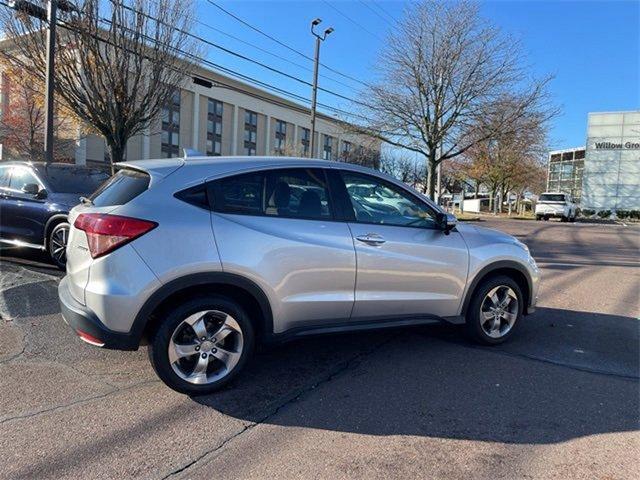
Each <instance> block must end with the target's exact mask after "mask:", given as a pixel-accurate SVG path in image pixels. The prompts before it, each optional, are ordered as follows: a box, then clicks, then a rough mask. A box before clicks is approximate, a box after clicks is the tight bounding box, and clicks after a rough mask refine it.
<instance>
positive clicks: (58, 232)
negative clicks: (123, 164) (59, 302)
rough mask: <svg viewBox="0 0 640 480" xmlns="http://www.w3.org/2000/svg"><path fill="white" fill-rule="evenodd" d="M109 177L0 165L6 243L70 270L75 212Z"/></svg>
mask: <svg viewBox="0 0 640 480" xmlns="http://www.w3.org/2000/svg"><path fill="white" fill-rule="evenodd" d="M108 178H109V175H108V174H106V173H105V172H104V171H102V170H98V169H95V168H87V167H82V166H77V165H70V164H62V163H52V164H49V165H47V164H45V163H37V162H3V163H0V211H1V212H2V214H1V215H0V243H1V244H5V245H16V246H22V247H28V248H35V249H38V250H44V251H46V252H47V253H48V254H49V256H50V257H51V260H52V261H53V263H55V264H56V266H58V267H59V268H61V269H64V266H65V262H66V246H67V238H68V232H69V223H68V222H67V216H68V214H69V210H70V209H71V208H72V207H73V206H74V205H76V204H78V203H79V202H80V197H81V196H83V195H90V194H91V193H92V192H93V191H94V190H96V188H98V186H99V185H100V184H101V183H102V182H104V181H105V180H107V179H108Z"/></svg>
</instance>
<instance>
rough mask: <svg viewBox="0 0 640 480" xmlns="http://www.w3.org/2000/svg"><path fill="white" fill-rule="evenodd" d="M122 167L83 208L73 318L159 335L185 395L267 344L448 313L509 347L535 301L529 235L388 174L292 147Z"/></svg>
mask: <svg viewBox="0 0 640 480" xmlns="http://www.w3.org/2000/svg"><path fill="white" fill-rule="evenodd" d="M119 167H120V170H119V172H118V173H117V174H116V175H115V176H113V177H112V178H111V179H110V180H109V181H108V182H107V183H106V184H105V185H103V186H102V187H101V188H100V189H99V190H98V191H97V192H96V193H95V194H94V195H93V196H92V197H91V198H90V199H88V200H85V202H84V203H83V204H82V205H79V206H77V207H75V208H74V209H73V210H72V211H71V212H70V214H69V221H70V223H71V225H72V227H71V231H70V235H69V243H68V247H67V276H66V277H65V278H64V279H63V280H62V281H61V283H60V287H59V297H60V303H61V307H62V313H63V316H64V318H65V320H66V321H67V323H69V325H70V326H71V327H72V328H73V329H74V330H75V331H76V333H77V334H78V335H79V336H80V337H81V338H82V339H83V340H84V341H86V342H88V343H90V344H93V345H97V346H100V347H104V348H113V349H123V350H134V349H137V348H138V347H139V346H140V345H141V344H148V345H149V354H150V359H151V363H152V365H153V367H154V368H155V370H156V372H157V374H158V375H159V377H160V378H161V379H162V380H163V381H164V382H165V383H166V384H167V385H169V386H170V387H171V388H173V389H175V390H178V391H180V392H185V393H189V394H202V393H208V392H211V391H213V390H215V389H217V388H219V387H221V386H222V385H224V384H225V383H227V382H228V381H229V380H231V379H232V378H233V377H234V376H235V375H236V374H237V373H238V372H239V371H240V369H241V368H242V366H243V365H244V364H245V362H246V361H247V359H248V358H249V356H250V354H251V352H252V350H253V348H254V345H255V343H256V342H257V341H260V342H274V341H281V340H286V339H289V338H293V337H300V336H303V335H309V334H316V333H329V332H342V331H349V330H363V329H371V328H383V327H394V326H402V325H415V324H424V323H432V322H441V321H446V322H452V323H466V326H467V330H468V332H469V333H470V335H471V336H472V337H473V338H474V339H476V340H477V341H479V342H482V343H485V344H495V343H500V342H502V341H504V340H506V339H507V338H509V337H510V336H511V335H512V334H513V333H514V330H515V327H516V326H517V325H518V324H519V320H520V319H521V317H522V315H523V314H527V313H530V312H531V311H533V309H534V306H535V303H536V296H537V292H538V278H539V273H538V268H537V266H536V264H535V262H534V260H533V258H532V257H531V255H530V254H529V250H528V249H527V247H526V246H525V245H524V244H522V243H521V242H519V241H518V240H516V239H515V238H513V237H511V236H509V235H506V234H504V233H501V232H498V231H492V230H488V229H484V228H480V227H476V226H473V225H456V221H455V217H453V216H451V215H447V214H445V213H444V212H442V211H441V210H440V209H439V207H437V206H436V205H434V204H433V203H432V202H431V201H430V200H428V199H427V198H425V197H424V196H422V195H421V194H419V193H418V192H416V191H415V190H412V189H410V188H409V187H407V186H406V185H404V184H402V183H401V182H399V181H397V180H395V179H393V178H391V177H389V176H386V175H383V174H380V173H379V172H376V171H373V170H369V169H366V168H362V167H358V166H354V165H348V164H343V163H335V162H325V161H320V160H309V159H296V158H282V157H276V158H267V157H264V158H260V157H248V158H243V157H233V158H224V157H218V158H215V159H213V158H199V159H191V158H189V159H188V160H184V159H168V160H157V161H140V162H131V163H125V164H121V165H119ZM357 185H363V186H367V188H369V187H370V186H371V185H374V186H379V187H380V188H384V189H385V193H386V194H385V196H384V197H381V198H383V199H384V198H387V197H389V199H390V200H389V205H385V204H384V201H383V200H381V204H380V205H378V204H377V203H374V202H367V201H366V200H363V197H362V196H360V195H357V194H353V193H351V192H352V191H356V190H357V188H356V187H357ZM347 186H350V187H351V188H347ZM399 202H402V203H403V204H406V205H408V207H406V208H404V209H403V211H400V210H399V209H398V208H396V207H395V205H397V204H399ZM390 206H393V208H389V207H390Z"/></svg>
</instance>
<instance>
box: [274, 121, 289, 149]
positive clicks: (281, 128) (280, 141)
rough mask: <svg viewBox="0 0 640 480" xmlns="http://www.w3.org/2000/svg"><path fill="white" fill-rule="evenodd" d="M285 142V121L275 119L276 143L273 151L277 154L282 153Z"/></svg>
mask: <svg viewBox="0 0 640 480" xmlns="http://www.w3.org/2000/svg"><path fill="white" fill-rule="evenodd" d="M286 143H287V122H283V121H282V120H276V143H275V152H276V153H277V154H278V155H282V154H284V151H285V146H286Z"/></svg>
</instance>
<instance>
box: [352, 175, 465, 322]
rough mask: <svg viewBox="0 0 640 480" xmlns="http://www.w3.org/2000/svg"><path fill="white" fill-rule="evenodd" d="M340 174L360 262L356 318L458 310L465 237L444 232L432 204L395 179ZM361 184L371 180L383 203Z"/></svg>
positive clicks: (417, 314) (382, 317) (462, 280)
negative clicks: (373, 199) (367, 194)
mask: <svg viewBox="0 0 640 480" xmlns="http://www.w3.org/2000/svg"><path fill="white" fill-rule="evenodd" d="M341 178H342V181H343V183H344V186H345V189H346V192H347V194H348V196H349V201H350V203H351V205H350V207H351V208H352V212H351V218H352V220H351V221H350V222H349V227H350V229H351V233H352V235H353V242H354V245H355V249H356V255H357V264H358V271H357V281H356V301H355V305H354V309H353V315H352V318H353V319H354V320H365V319H369V320H370V319H376V318H379V319H386V318H398V317H415V316H420V315H425V314H427V315H438V316H452V315H455V314H456V313H457V309H458V306H459V304H460V298H461V296H462V293H463V290H464V286H465V282H466V278H467V269H468V249H467V246H466V244H465V243H464V240H463V239H462V236H461V235H460V234H459V233H458V232H457V231H455V230H454V231H451V232H450V233H449V235H445V234H444V233H443V232H442V231H441V230H440V229H439V228H437V227H436V223H435V218H434V217H435V214H436V211H435V210H434V209H433V208H432V207H431V206H430V205H429V204H427V203H426V202H424V201H423V200H422V199H420V198H419V197H417V196H416V195H414V194H412V193H411V192H409V191H407V190H405V189H403V188H401V187H399V186H397V185H395V184H393V183H391V182H388V181H386V180H384V179H382V178H379V177H376V176H372V175H367V174H363V173H359V172H351V171H342V172H341ZM360 185H367V186H368V188H371V185H373V186H374V187H373V188H374V190H375V194H376V196H377V197H378V198H380V199H381V201H380V203H379V204H378V203H372V202H370V201H369V200H368V199H367V198H366V197H362V196H360V195H359V194H358V191H359V190H360V189H359V186H360Z"/></svg>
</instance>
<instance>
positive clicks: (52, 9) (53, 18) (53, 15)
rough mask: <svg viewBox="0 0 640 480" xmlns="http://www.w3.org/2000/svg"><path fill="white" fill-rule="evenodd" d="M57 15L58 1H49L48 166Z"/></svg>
mask: <svg viewBox="0 0 640 480" xmlns="http://www.w3.org/2000/svg"><path fill="white" fill-rule="evenodd" d="M57 13H58V2H57V0H49V5H48V8H47V21H48V23H49V28H48V29H47V72H46V79H45V107H44V112H45V124H44V160H45V162H46V163H47V164H49V163H52V162H53V134H54V131H53V116H54V115H55V106H54V103H53V102H54V98H53V87H54V82H55V79H54V77H53V72H54V68H55V53H56V23H57Z"/></svg>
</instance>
